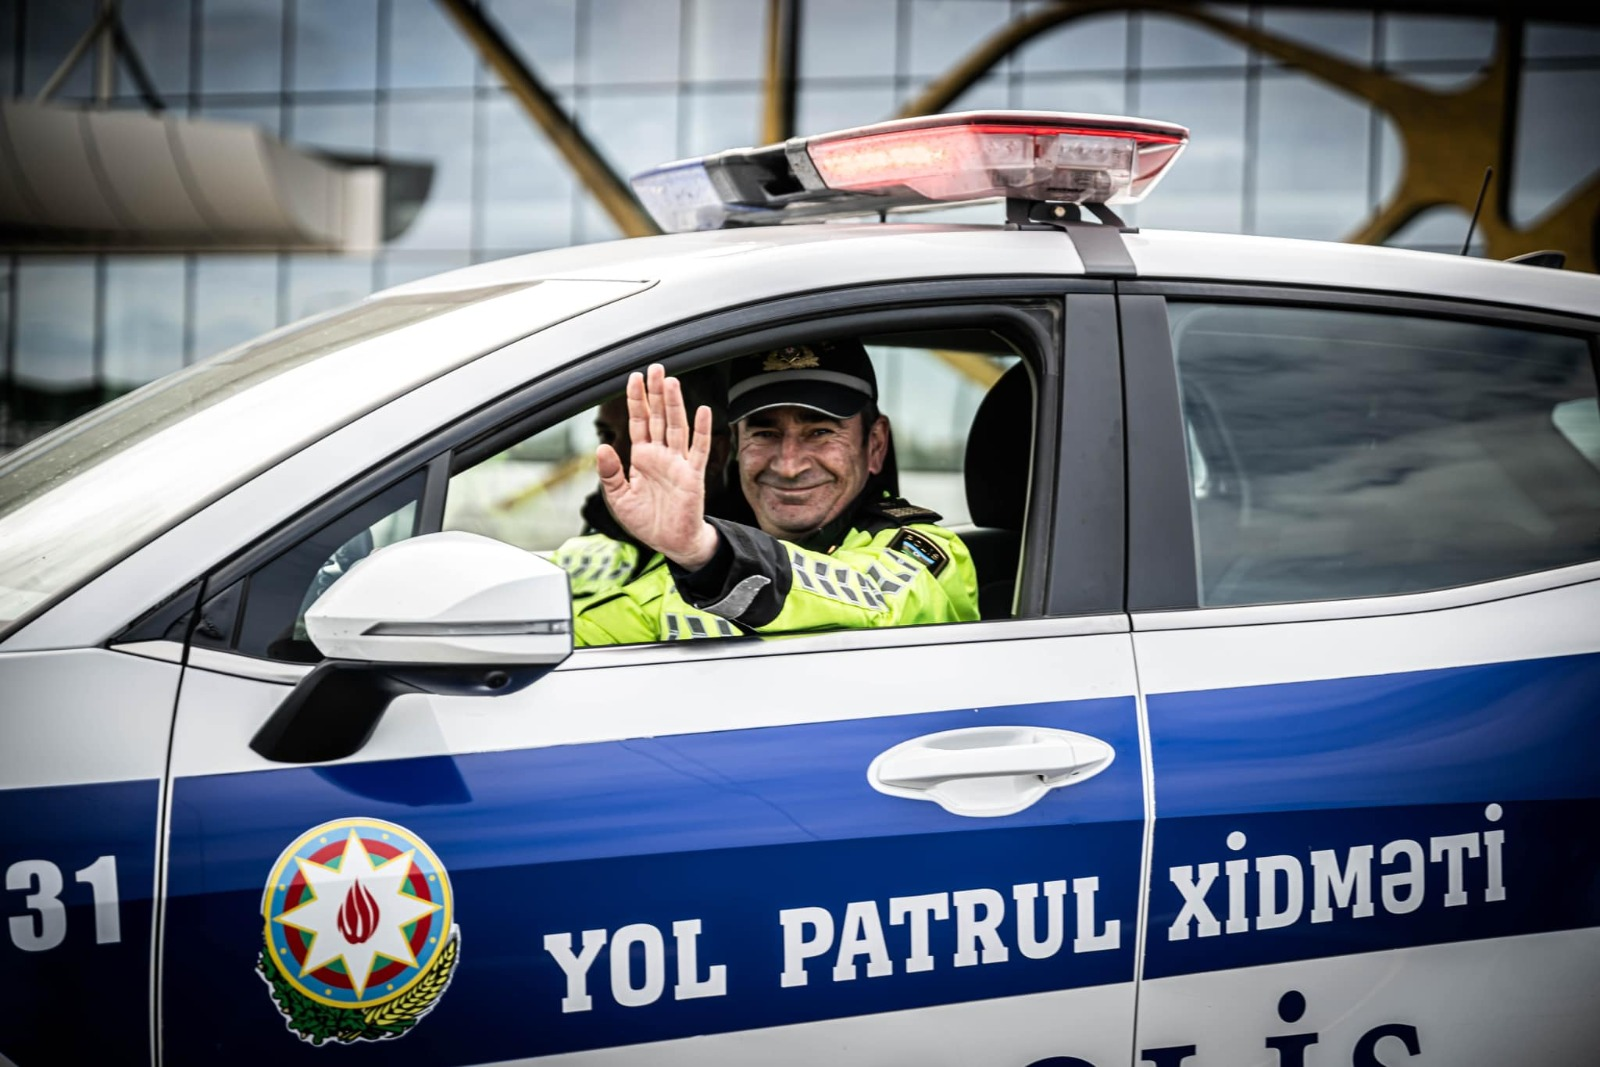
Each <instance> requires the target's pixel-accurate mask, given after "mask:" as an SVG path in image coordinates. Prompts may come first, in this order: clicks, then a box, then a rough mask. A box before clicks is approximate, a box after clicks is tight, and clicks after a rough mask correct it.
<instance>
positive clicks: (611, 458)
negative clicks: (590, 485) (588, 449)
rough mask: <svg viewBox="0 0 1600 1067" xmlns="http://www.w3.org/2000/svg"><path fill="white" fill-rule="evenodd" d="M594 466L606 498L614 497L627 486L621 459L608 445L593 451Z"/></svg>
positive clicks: (626, 477)
mask: <svg viewBox="0 0 1600 1067" xmlns="http://www.w3.org/2000/svg"><path fill="white" fill-rule="evenodd" d="M594 466H595V470H596V471H597V472H598V473H599V475H600V488H601V489H603V490H605V494H606V496H608V497H612V496H616V495H617V494H618V493H620V492H622V490H624V489H626V488H627V486H628V476H627V475H626V474H624V473H623V472H622V457H621V456H619V455H617V450H616V449H614V448H612V447H611V446H610V445H601V446H600V447H599V448H597V449H595V450H594Z"/></svg>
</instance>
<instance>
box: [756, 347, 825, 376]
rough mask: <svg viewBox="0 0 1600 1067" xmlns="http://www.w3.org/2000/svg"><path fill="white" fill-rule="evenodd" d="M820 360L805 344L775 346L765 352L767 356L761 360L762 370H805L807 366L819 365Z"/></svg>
mask: <svg viewBox="0 0 1600 1067" xmlns="http://www.w3.org/2000/svg"><path fill="white" fill-rule="evenodd" d="M820 366H822V360H820V359H818V358H817V354H816V353H815V352H813V351H811V349H809V348H807V347H806V346H805V345H790V346H789V347H787V348H777V349H774V350H773V351H771V352H768V353H767V358H766V359H764V360H762V361H761V369H762V370H763V371H775V370H805V369H806V368H808V367H820Z"/></svg>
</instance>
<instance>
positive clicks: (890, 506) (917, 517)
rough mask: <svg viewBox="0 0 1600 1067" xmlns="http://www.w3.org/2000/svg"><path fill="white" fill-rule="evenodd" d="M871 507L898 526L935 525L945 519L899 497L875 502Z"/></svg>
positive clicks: (885, 498) (934, 512)
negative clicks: (918, 523) (923, 523)
mask: <svg viewBox="0 0 1600 1067" xmlns="http://www.w3.org/2000/svg"><path fill="white" fill-rule="evenodd" d="M871 507H872V510H873V511H876V512H877V513H878V514H880V515H882V516H883V517H884V518H886V519H892V520H893V521H894V523H895V525H897V526H909V525H911V524H912V523H917V522H928V523H933V522H938V521H939V520H940V519H942V518H944V516H943V515H941V514H939V513H938V512H937V511H930V510H928V509H927V508H919V507H917V505H915V504H909V503H907V502H906V500H905V498H904V497H898V496H890V497H884V498H883V499H882V500H875V501H873V502H872V505H871Z"/></svg>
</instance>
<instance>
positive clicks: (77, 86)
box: [3, 0, 99, 99]
mask: <svg viewBox="0 0 1600 1067" xmlns="http://www.w3.org/2000/svg"><path fill="white" fill-rule="evenodd" d="M98 8H99V4H98V3H97V2H96V0H27V3H26V5H25V8H24V15H23V38H22V60H23V64H22V68H23V69H22V73H23V78H22V87H23V88H22V92H23V95H24V96H32V95H34V94H35V93H37V92H38V91H39V90H40V89H43V88H44V85H45V82H46V81H48V80H49V78H50V76H51V75H52V74H54V73H55V71H56V68H57V67H59V66H60V65H61V61H62V60H63V59H66V58H67V53H68V52H70V51H71V50H72V46H73V45H74V44H76V43H77V41H78V38H79V37H82V36H83V32H84V31H85V30H87V29H88V28H89V26H90V24H91V23H93V22H94V18H95V14H96V11H97V9H98ZM4 12H5V14H4V16H3V17H5V18H6V19H8V20H10V19H11V18H12V14H13V8H12V5H10V4H7V5H5V8H4ZM93 71H94V66H93V64H91V63H79V64H78V66H77V68H76V69H75V70H73V72H72V73H71V74H70V75H69V76H68V77H67V80H66V81H64V82H62V83H61V87H60V89H58V90H57V96H59V97H64V98H69V99H70V98H75V97H76V98H82V97H87V96H91V95H93V93H94V80H93V78H94V74H93ZM6 88H7V89H9V88H10V86H7V87H6Z"/></svg>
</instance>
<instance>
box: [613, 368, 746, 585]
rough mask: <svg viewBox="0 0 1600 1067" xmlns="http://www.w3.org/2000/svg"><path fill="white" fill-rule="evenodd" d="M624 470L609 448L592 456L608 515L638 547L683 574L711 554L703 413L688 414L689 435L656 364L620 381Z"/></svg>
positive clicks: (707, 415) (677, 390) (676, 390)
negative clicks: (624, 395)
mask: <svg viewBox="0 0 1600 1067" xmlns="http://www.w3.org/2000/svg"><path fill="white" fill-rule="evenodd" d="M628 436H629V438H630V439H631V441H632V445H633V448H632V455H631V457H630V469H629V470H626V471H625V470H623V467H622V459H621V457H620V456H618V455H617V452H616V449H614V448H612V447H611V446H610V445H601V446H600V447H599V449H598V450H597V451H596V452H595V465H596V467H597V468H598V470H599V474H600V488H601V489H602V490H603V491H604V492H605V496H606V504H607V505H609V506H610V508H611V514H612V515H614V516H616V519H617V521H618V522H620V523H621V524H622V525H623V527H624V528H625V529H626V530H627V531H628V532H629V533H630V534H632V535H633V536H634V537H635V538H636V539H637V540H638V541H639V542H640V543H641V544H644V545H648V546H649V547H651V548H653V549H655V550H656V551H657V552H660V553H661V554H662V555H664V556H666V557H667V558H668V559H670V560H672V561H673V562H674V563H677V564H679V565H681V566H685V567H688V568H689V569H691V570H693V569H697V568H698V567H700V566H703V565H704V564H705V563H706V562H708V561H709V560H710V558H711V555H712V553H714V552H715V551H716V547H717V542H716V538H717V534H716V531H715V530H714V529H713V528H712V527H711V526H710V525H709V524H708V523H707V522H706V519H705V506H706V462H707V460H708V459H709V457H710V454H711V409H710V408H706V407H702V408H700V409H699V410H698V411H696V412H695V419H694V432H693V433H692V434H691V433H690V430H689V419H688V412H687V411H686V410H685V409H684V404H683V390H682V388H681V387H680V386H679V384H678V380H677V379H676V378H668V377H667V376H666V371H665V370H664V369H663V368H662V366H661V365H660V364H659V363H654V364H651V366H650V369H649V371H648V372H647V373H646V374H644V375H641V374H639V373H638V372H635V373H633V374H631V375H629V376H628Z"/></svg>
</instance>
